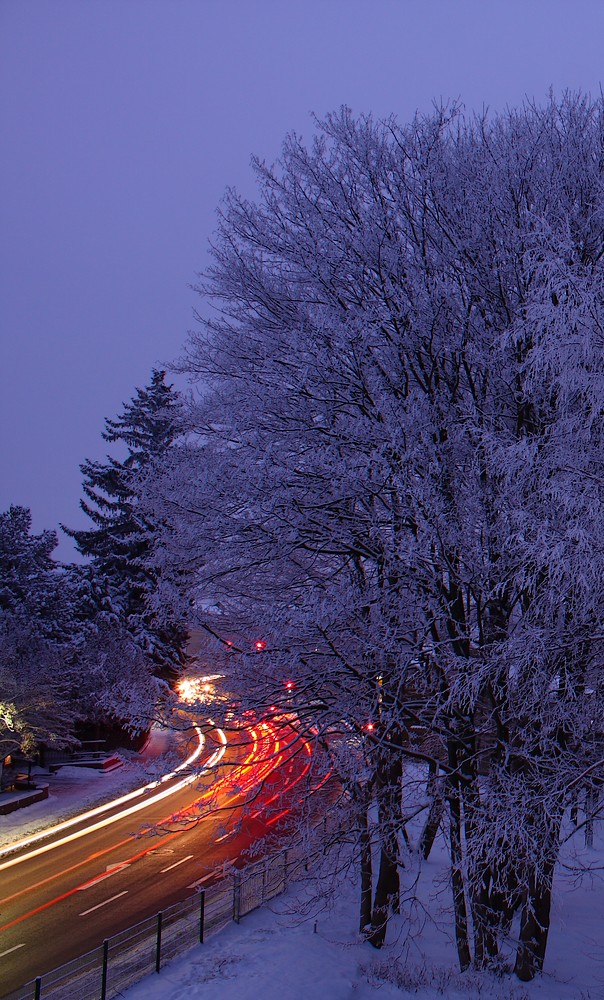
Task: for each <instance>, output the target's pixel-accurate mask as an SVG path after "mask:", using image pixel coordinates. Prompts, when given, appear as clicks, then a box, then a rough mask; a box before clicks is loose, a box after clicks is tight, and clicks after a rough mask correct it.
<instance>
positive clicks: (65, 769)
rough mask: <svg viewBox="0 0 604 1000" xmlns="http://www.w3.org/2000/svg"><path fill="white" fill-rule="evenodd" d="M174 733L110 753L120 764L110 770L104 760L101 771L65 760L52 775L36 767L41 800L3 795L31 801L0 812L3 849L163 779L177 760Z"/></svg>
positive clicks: (0, 798) (155, 734) (156, 733)
mask: <svg viewBox="0 0 604 1000" xmlns="http://www.w3.org/2000/svg"><path fill="white" fill-rule="evenodd" d="M174 737H175V734H174V733H173V732H171V731H169V730H164V729H155V728H154V729H152V730H151V733H150V735H149V739H148V740H147V743H146V744H145V746H144V747H143V748H142V750H141V751H139V752H138V753H135V752H133V751H131V750H119V751H117V752H115V753H113V752H112V754H111V757H115V758H118V759H119V762H120V764H119V766H116V767H114V768H113V769H111V770H103V769H102V762H99V769H96V768H92V767H74V766H73V765H72V764H65V765H63V766H61V767H60V768H59V769H58V771H56V773H54V774H49V773H48V771H46V770H44V769H43V768H39V767H34V768H33V769H32V780H33V781H35V782H36V785H37V788H36V792H37V791H38V789H40V794H39V795H38V797H37V798H35V792H32V791H27V790H25V791H18V792H3V793H2V795H0V805H1V803H2V802H8V801H12V800H14V798H16V797H24V798H26V799H27V798H28V797H29V798H30V800H32V801H30V804H28V805H26V806H24V807H22V808H17V809H15V810H14V811H12V812H9V813H7V814H0V850H1V849H2V848H3V847H8V846H9V845H10V844H11V843H14V842H15V841H18V840H21V839H22V838H24V837H29V836H31V835H32V834H34V833H39V832H40V831H41V830H44V829H45V828H46V827H52V826H54V825H55V824H56V823H60V822H61V821H62V820H65V819H70V818H71V817H72V816H77V815H78V814H79V813H80V812H83V811H84V810H86V809H88V808H91V807H93V806H97V805H101V804H102V803H103V802H107V801H109V800H110V799H113V798H115V797H116V796H118V795H120V794H125V793H126V792H129V791H132V790H133V789H135V788H138V787H139V786H140V785H144V784H146V783H147V782H149V781H153V780H154V779H155V778H157V777H160V776H161V775H162V774H164V773H165V772H166V771H169V770H170V769H171V767H172V766H173V764H174V763H175V760H176V754H175V740H174ZM42 786H45V787H46V791H44V789H43V787H42ZM46 795H47V797H45V796H46Z"/></svg>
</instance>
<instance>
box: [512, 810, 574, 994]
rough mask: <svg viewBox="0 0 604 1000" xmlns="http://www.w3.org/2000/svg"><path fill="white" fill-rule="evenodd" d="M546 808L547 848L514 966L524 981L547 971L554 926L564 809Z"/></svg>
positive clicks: (532, 880)
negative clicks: (551, 810) (554, 891)
mask: <svg viewBox="0 0 604 1000" xmlns="http://www.w3.org/2000/svg"><path fill="white" fill-rule="evenodd" d="M542 809H543V815H542V816H541V817H540V820H541V823H542V826H543V836H542V843H543V847H542V851H541V856H540V857H539V858H536V859H535V861H534V862H533V864H532V871H531V872H530V874H529V880H528V887H527V892H526V899H525V901H524V906H523V909H522V916H521V919H520V938H519V942H518V949H517V951H516V964H515V966H514V972H515V973H516V975H517V976H518V978H519V979H521V980H522V981H523V982H529V981H530V980H531V979H534V977H535V976H536V974H537V973H538V972H542V971H543V962H544V960H545V951H546V948H547V938H548V934H549V927H550V909H551V902H552V884H553V881H554V868H555V865H556V860H557V857H558V836H559V832H560V822H561V818H562V809H561V808H560V809H559V810H558V815H556V816H552V815H551V814H549V813H548V811H547V810H548V806H547V805H546V804H544V805H543V807H542Z"/></svg>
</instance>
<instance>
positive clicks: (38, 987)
mask: <svg viewBox="0 0 604 1000" xmlns="http://www.w3.org/2000/svg"><path fill="white" fill-rule="evenodd" d="M41 995H42V976H38V978H37V979H36V992H35V993H34V1000H40V996H41Z"/></svg>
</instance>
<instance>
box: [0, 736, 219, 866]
mask: <svg viewBox="0 0 604 1000" xmlns="http://www.w3.org/2000/svg"><path fill="white" fill-rule="evenodd" d="M208 721H209V722H210V724H211V725H214V722H213V720H212V719H209V720H208ZM195 731H196V733H197V737H198V739H199V746H198V747H197V748H196V749H195V750H194V751H193V753H192V754H191V755H190V756H189V757H187V759H186V760H185V761H183V763H182V764H179V765H178V767H177V768H175V769H174V771H171V772H170V774H165V775H164V776H163V777H162V778H161V779H159V780H158V781H152V782H150V783H149V784H148V785H143V787H142V788H137V789H136V790H135V791H133V792H129V793H128V795H122V796H121V798H119V799H114V800H113V801H111V802H106V803H105V804H104V805H102V806H98V807H97V808H96V809H91V810H90V811H89V812H86V813H82V814H81V815H80V816H75V817H74V818H73V819H70V820H65V822H63V823H59V824H58V825H57V826H55V827H52V829H50V830H48V829H47V830H42V831H41V832H40V833H37V834H34V835H33V836H31V837H27V838H25V839H24V840H20V841H18V843H16V844H11V845H10V846H9V847H7V848H5V849H4V850H2V851H0V857H3V856H4V855H6V854H9V853H12V852H13V851H17V850H19V849H21V848H22V847H28V846H29V845H30V844H33V843H35V842H36V841H38V840H42V839H43V838H46V837H49V836H52V835H53V834H55V833H60V832H61V831H62V830H65V829H67V828H68V827H70V826H73V825H74V824H76V823H82V822H84V821H85V820H87V819H92V818H93V817H94V816H98V815H100V814H101V813H103V812H106V811H107V810H108V809H113V808H115V807H116V806H120V805H123V804H124V803H125V802H128V801H130V800H132V799H133V798H136V797H138V796H141V795H142V794H143V793H144V792H147V791H150V790H151V789H153V788H157V787H158V786H159V785H160V784H163V783H164V782H166V781H170V780H171V779H172V778H175V777H176V775H177V773H178V772H179V771H182V770H184V768H186V767H190V766H191V764H193V763H194V762H195V761H196V760H197V759H198V758H199V756H200V754H201V751H202V750H203V748H204V745H205V737H204V735H203V733H202V731H201V729H200V728H199V726H195ZM216 732H217V734H218V738H219V740H220V742H221V743H222V746H221V747H220V748H219V749H218V750H215V751H214V753H213V754H212V755H211V756H210V757H209V759H208V760H207V761H206V763H205V765H204V767H203V770H202V771H201V772H200V773H201V774H203V773H204V772H205V771H207V770H209V769H210V768H212V767H216V765H217V764H218V763H219V762H220V761H221V760H222V758H223V757H224V754H225V752H226V746H227V738H226V735H225V734H224V732H223V730H222V729H216ZM199 776H200V775H199V774H198V773H194V774H189V775H187V776H186V777H185V778H182V779H181V780H180V781H178V782H177V783H176V784H175V785H172V786H171V787H170V788H166V789H164V791H162V792H158V793H157V795H153V796H152V797H151V798H149V799H145V800H144V801H143V802H137V803H136V804H135V805H133V806H130V807H129V808H128V809H123V810H122V811H121V812H119V813H116V814H115V815H114V816H108V817H107V818H106V819H103V820H99V821H98V822H97V823H93V824H92V825H91V826H87V827H85V828H84V829H83V830H77V831H76V832H75V833H71V834H68V835H67V836H66V837H61V838H60V839H59V840H55V841H53V843H52V844H43V845H42V847H37V848H36V849H35V850H33V851H29V852H28V853H27V854H23V855H21V856H20V857H18V858H11V859H10V860H9V861H5V862H3V864H0V871H4V870H5V869H6V868H12V867H13V866H14V865H18V864H20V863H21V862H22V861H29V860H31V859H32V858H35V857H38V856H39V855H40V854H45V853H46V852H47V851H52V850H53V849H54V848H55V847H60V846H62V845H63V844H68V843H70V842H72V841H74V840H77V839H78V838H79V837H84V836H86V834H88V833H92V832H93V831H95V830H100V829H102V828H103V827H105V826H110V825H111V823H116V822H117V821H118V820H120V819H123V818H124V817H126V816H131V815H132V814H133V813H135V812H138V811H139V810H141V809H146V808H147V806H150V805H153V804H154V803H155V802H160V801H161V800H162V799H165V798H166V797H167V796H168V795H173V794H174V793H175V792H178V791H180V790H181V789H182V788H185V787H186V786H187V785H190V784H192V783H193V782H194V781H196V780H197V779H198V778H199Z"/></svg>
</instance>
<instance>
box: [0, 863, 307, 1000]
mask: <svg viewBox="0 0 604 1000" xmlns="http://www.w3.org/2000/svg"><path fill="white" fill-rule="evenodd" d="M305 867H307V859H305V858H303V857H302V858H301V857H297V858H294V857H293V856H290V855H288V852H287V851H281V852H280V853H279V854H275V855H273V856H271V857H269V858H265V859H264V860H263V861H260V862H257V863H256V864H253V865H249V866H248V867H247V868H244V869H242V870H241V871H237V872H235V873H234V874H232V875H228V876H226V877H224V878H222V879H220V880H218V881H216V882H214V883H212V884H211V885H208V886H206V887H205V888H201V887H199V891H197V892H196V893H195V895H194V896H191V897H189V898H188V899H185V900H184V901H183V902H181V903H175V904H174V905H173V906H169V907H166V909H164V910H162V911H161V913H158V914H157V915H156V916H154V917H149V918H148V919H147V920H143V921H141V922H140V923H139V924H136V925H135V926H134V927H129V928H128V929H127V930H125V931H121V933H119V934H114V935H113V937H110V938H108V939H107V940H106V941H104V942H103V944H102V945H100V947H98V948H95V949H94V950H93V951H90V952H88V954H87V955H82V956H81V957H80V958H76V959H74V960H73V961H71V962H67V964H66V965H62V966H61V967H60V968H59V969H53V970H52V972H47V973H46V974H45V975H43V976H39V977H38V978H37V979H34V980H31V982H29V983H26V984H25V985H24V986H21V987H20V989H18V990H14V991H13V992H12V993H7V994H6V995H5V996H3V997H2V1000H112V998H114V997H118V996H120V995H121V994H122V992H123V991H124V990H125V989H127V988H128V987H129V986H134V984H135V983H138V982H139V981H140V980H141V979H142V978H143V977H144V976H146V975H148V973H150V972H159V971H160V969H161V967H162V965H165V963H166V962H170V961H171V960H172V959H173V958H175V957H176V956H177V955H180V954H182V952H184V951H186V950H187V949H188V948H191V947H192V946H193V945H194V944H197V943H202V944H203V942H204V940H205V939H206V938H207V937H208V936H209V935H211V934H215V933H217V932H218V931H220V930H222V928H223V927H225V926H226V925H227V924H229V923H231V921H233V920H235V921H239V919H240V918H241V917H243V916H245V914H247V913H251V912H252V910H255V909H256V908H257V907H259V906H262V904H263V903H265V902H267V901H268V900H269V899H274V897H275V896H278V895H279V894H280V893H281V892H283V891H284V890H285V888H286V886H287V884H288V882H289V881H291V880H292V879H294V878H295V877H296V876H297V874H298V873H299V872H300V871H301V870H302V869H303V868H305Z"/></svg>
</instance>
